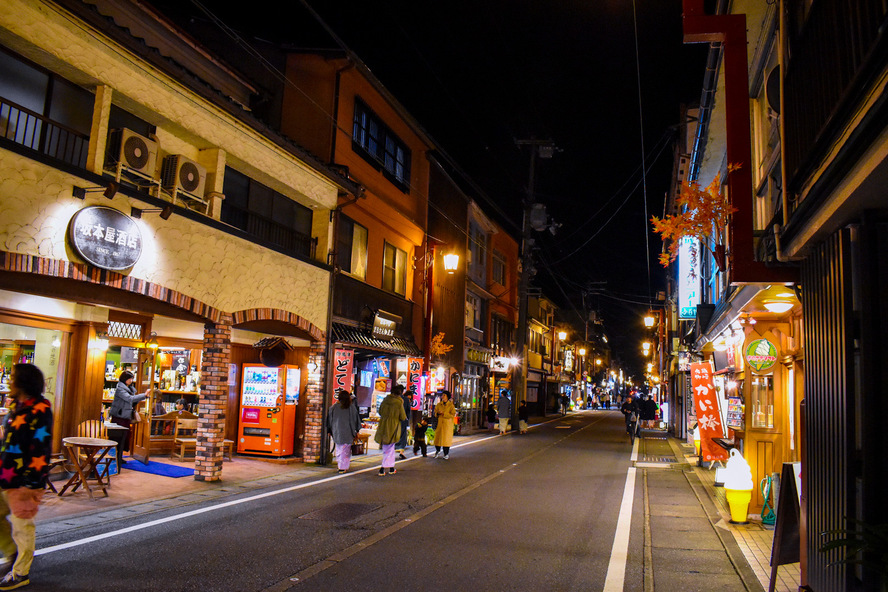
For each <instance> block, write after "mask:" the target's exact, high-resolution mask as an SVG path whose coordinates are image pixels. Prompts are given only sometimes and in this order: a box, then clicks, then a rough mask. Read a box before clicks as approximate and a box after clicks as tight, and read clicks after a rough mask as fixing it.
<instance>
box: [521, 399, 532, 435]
mask: <svg viewBox="0 0 888 592" xmlns="http://www.w3.org/2000/svg"><path fill="white" fill-rule="evenodd" d="M529 418H530V411H529V410H528V409H527V401H521V403H520V404H519V405H518V433H519V434H526V433H527V420H528V419H529Z"/></svg>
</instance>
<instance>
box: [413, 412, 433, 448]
mask: <svg viewBox="0 0 888 592" xmlns="http://www.w3.org/2000/svg"><path fill="white" fill-rule="evenodd" d="M428 429H429V418H428V417H426V416H425V415H423V416H422V417H421V418H420V420H419V423H417V424H415V425H414V426H413V456H416V455H417V453H419V451H420V450H422V455H423V456H428V455H429V454H428V448H427V447H426V432H427V431H428Z"/></svg>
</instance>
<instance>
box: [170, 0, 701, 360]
mask: <svg viewBox="0 0 888 592" xmlns="http://www.w3.org/2000/svg"><path fill="white" fill-rule="evenodd" d="M306 2H307V3H308V5H309V6H310V7H311V9H313V10H314V11H316V12H317V14H318V15H319V16H320V17H321V19H322V20H323V21H324V22H325V23H326V25H327V26H328V27H329V28H330V29H331V30H332V31H333V32H334V33H335V35H336V36H338V37H339V38H340V40H341V41H342V42H343V43H344V44H345V45H346V46H347V47H348V48H349V49H351V50H352V51H354V52H355V53H356V54H357V55H358V56H359V58H360V59H361V60H362V61H364V62H365V63H366V64H367V66H368V67H369V68H370V69H371V71H372V72H373V73H374V74H375V75H376V76H377V78H379V79H380V80H381V81H382V83H383V84H384V85H385V86H386V87H387V88H388V89H389V90H390V91H391V92H392V94H393V95H394V96H395V97H397V99H398V100H399V101H400V102H401V103H402V104H403V105H404V106H405V107H406V108H407V110H408V111H409V112H410V113H411V114H412V115H413V116H414V117H415V118H416V119H417V120H418V121H419V122H420V123H421V125H422V126H423V127H424V128H425V129H426V130H427V131H428V132H429V134H430V135H431V136H432V137H433V138H434V139H435V140H436V141H437V142H438V143H439V145H441V146H442V147H443V149H444V150H445V151H446V152H447V153H448V154H449V155H450V156H451V157H452V158H453V159H454V160H456V161H457V162H458V163H459V165H460V166H461V167H462V168H463V169H464V170H465V171H467V172H468V173H469V174H470V175H471V177H472V178H473V179H474V180H475V182H477V184H478V185H480V186H481V187H483V188H484V190H485V191H486V193H487V195H488V196H489V197H490V199H491V201H492V202H494V203H495V205H496V207H497V208H498V209H499V210H500V211H501V212H502V213H503V214H504V215H505V216H506V217H507V218H508V219H509V220H510V221H511V222H512V223H513V227H512V230H513V233H515V234H516V235H517V228H518V226H519V225H520V222H521V201H522V198H523V195H524V191H525V188H526V186H527V179H528V160H529V155H528V153H527V151H526V150H527V149H526V148H524V149H523V151H522V149H521V148H519V147H518V146H517V145H516V144H515V140H516V139H527V138H531V137H535V138H545V139H551V140H552V141H553V142H554V143H555V144H556V146H557V147H558V148H559V149H560V152H558V153H557V154H556V155H555V157H554V158H553V159H551V160H544V161H538V166H537V174H536V199H537V201H538V202H541V203H544V204H546V206H547V208H548V211H549V213H550V215H551V216H552V217H553V218H554V219H555V221H556V222H558V223H560V224H561V225H562V226H561V227H560V228H559V229H558V231H557V233H556V235H555V236H552V235H551V234H549V233H545V234H544V235H540V236H539V237H538V239H539V241H538V244H539V245H540V251H539V252H538V256H539V261H540V263H538V265H537V267H538V268H539V269H540V274H539V275H538V276H537V277H536V279H535V283H536V284H537V285H538V286H540V287H542V288H543V289H544V291H545V293H546V294H547V295H549V296H550V297H552V298H553V299H555V300H556V302H558V303H559V304H561V305H562V306H563V307H565V308H567V309H568V310H573V309H574V308H576V309H577V310H581V304H580V302H581V300H582V299H581V296H580V293H581V290H582V287H583V286H584V285H586V284H587V283H588V282H606V293H605V294H603V295H601V296H598V297H595V298H593V299H592V302H593V304H594V305H596V306H597V307H598V309H599V312H600V314H601V318H602V319H603V321H604V326H605V330H606V332H607V334H608V336H609V338H610V339H611V343H612V345H614V346H615V349H616V350H617V351H618V353H622V354H623V356H624V358H625V360H626V362H629V363H631V364H633V365H634V366H635V367H636V368H638V367H640V365H641V363H642V359H641V356H640V347H639V345H640V341H641V330H642V329H641V316H642V315H643V313H644V311H645V309H646V308H645V306H644V305H637V304H629V303H627V302H624V301H622V300H631V301H639V300H641V301H646V300H647V299H648V297H649V295H656V292H657V291H658V290H662V289H663V286H664V283H665V280H664V275H663V270H662V268H661V267H659V265H658V263H657V260H656V257H657V254H658V253H659V250H660V241H659V239H658V238H657V236H656V235H654V234H652V233H651V234H649V235H648V238H649V241H650V258H649V260H650V271H651V281H650V283H649V281H648V257H646V255H645V252H646V251H645V234H646V233H650V224H649V223H647V222H646V220H645V215H644V193H645V192H644V190H643V187H646V194H647V204H648V216H647V217H648V218H649V217H650V216H652V215H662V213H663V207H664V196H665V193H666V191H667V187H668V181H669V174H670V170H671V159H672V145H671V139H672V137H673V135H672V134H673V133H674V129H675V126H676V125H678V124H679V123H680V122H679V105H680V103H681V102H690V103H693V102H696V101H697V100H698V99H699V96H700V88H701V83H702V77H703V65H704V60H705V55H706V47H705V46H702V45H693V46H687V45H683V44H682V42H681V1H680V0H636V3H635V7H634V11H633V2H632V0H585V1H579V0H572V1H567V0H351V1H344V0H306ZM157 3H158V4H161V5H163V4H168V3H169V2H168V0H157ZM203 3H204V5H205V6H206V7H207V8H208V9H209V10H211V11H213V13H214V14H215V15H216V16H218V17H219V18H220V19H222V20H223V21H224V22H225V23H226V24H228V25H229V26H231V27H232V28H235V29H238V30H241V31H244V32H251V33H254V34H256V35H257V36H259V37H262V38H266V39H270V40H276V41H277V40H280V41H288V42H291V43H293V44H295V45H306V44H309V45H310V44H313V43H316V39H309V38H307V37H305V36H304V35H303V34H302V33H300V31H301V30H303V29H304V27H302V26H301V25H299V24H298V22H299V21H300V20H301V19H311V16H310V14H309V11H306V10H305V9H304V7H303V6H302V4H301V3H300V2H299V1H296V2H293V3H288V4H283V3H280V2H271V1H268V0H254V1H253V2H249V3H243V2H239V3H237V5H236V6H237V7H239V8H236V9H229V8H228V3H225V2H207V1H206V0H203ZM173 4H178V6H179V7H180V8H179V9H180V10H181V9H182V8H181V7H182V5H186V4H188V6H189V9H192V10H193V9H194V8H195V5H194V4H189V3H187V2H183V1H181V0H178V1H177V2H174V3H173ZM247 6H248V7H250V8H249V11H248V12H247V13H244V12H242V11H243V9H244V7H247ZM283 7H286V8H283ZM634 14H635V18H634ZM636 27H637V46H638V53H637V54H636V35H635V28H636ZM636 56H637V57H636ZM639 68H640V69H639ZM639 76H640V85H641V109H640V110H639V84H638V82H639ZM641 120H643V124H644V125H643V128H644V152H645V153H646V156H645V164H646V166H647V167H648V169H649V172H648V174H647V176H646V181H645V183H642V176H641V169H642V146H641V141H642V138H641V134H640V132H639V130H640V129H641V127H642V126H641V124H640V121H641ZM599 286H600V284H599ZM620 299H622V300H620ZM572 320H574V321H577V322H579V318H578V316H577V315H576V314H574V315H573V317H572Z"/></svg>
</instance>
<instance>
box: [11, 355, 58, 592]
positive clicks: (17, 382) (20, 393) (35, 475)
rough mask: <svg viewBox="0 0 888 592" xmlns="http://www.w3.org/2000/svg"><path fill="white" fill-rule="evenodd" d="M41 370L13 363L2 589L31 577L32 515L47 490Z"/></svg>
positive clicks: (48, 415)
mask: <svg viewBox="0 0 888 592" xmlns="http://www.w3.org/2000/svg"><path fill="white" fill-rule="evenodd" d="M44 386H45V382H44V378H43V372H41V371H40V369H39V368H37V366H34V365H33V364H15V365H14V366H13V368H12V378H11V380H10V382H9V388H10V395H11V396H12V398H13V402H12V406H11V407H10V409H9V414H8V415H7V416H6V421H5V425H4V428H5V434H6V435H5V437H4V439H3V444H2V445H0V489H2V494H0V551H2V553H3V556H4V558H5V559H4V561H3V562H2V563H0V572H2V573H3V579H2V580H0V590H15V589H16V588H21V587H22V586H27V585H28V584H29V583H30V582H31V580H30V577H29V574H30V572H31V563H32V561H33V560H34V546H35V528H34V517H35V516H36V515H37V510H38V509H39V507H40V505H39V504H40V500H41V498H43V490H44V489H45V488H46V475H47V473H48V472H49V459H50V456H51V455H52V406H51V405H50V403H49V401H47V400H46V399H45V398H43V389H44Z"/></svg>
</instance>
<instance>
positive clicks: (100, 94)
mask: <svg viewBox="0 0 888 592" xmlns="http://www.w3.org/2000/svg"><path fill="white" fill-rule="evenodd" d="M112 94H114V92H113V90H112V89H111V87H110V86H103V85H99V86H97V87H96V100H95V103H94V104H93V115H92V125H91V127H90V131H89V152H87V156H86V170H88V171H90V172H92V173H96V174H97V175H101V174H102V170H103V169H104V168H105V145H106V144H107V139H108V120H109V118H110V117H111V95H112Z"/></svg>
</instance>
